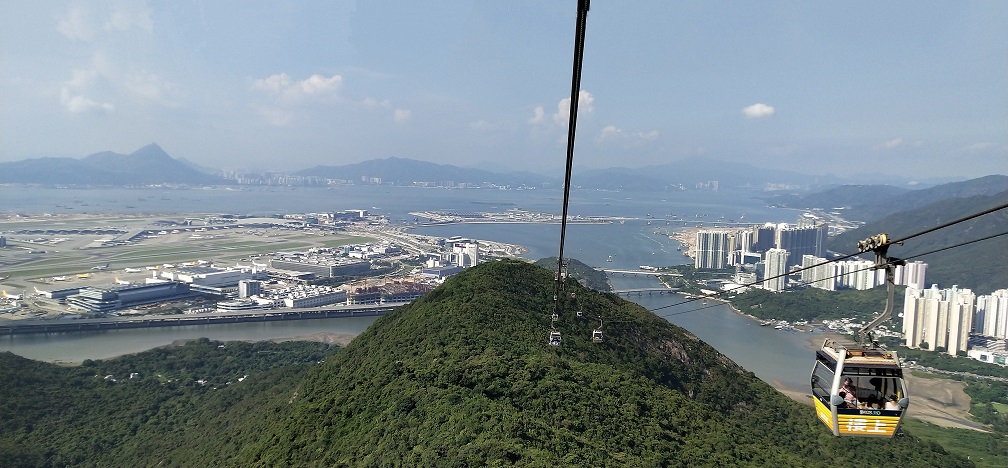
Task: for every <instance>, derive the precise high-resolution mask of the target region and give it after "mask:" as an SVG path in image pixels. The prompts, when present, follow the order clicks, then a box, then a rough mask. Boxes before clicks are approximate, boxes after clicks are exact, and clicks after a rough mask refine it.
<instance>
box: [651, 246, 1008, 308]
mask: <svg viewBox="0 0 1008 468" xmlns="http://www.w3.org/2000/svg"><path fill="white" fill-rule="evenodd" d="M1001 236H1008V231H1005V232H1001V233H998V234H991V235H989V236H984V237H981V238H979V239H973V240H969V241H965V242H960V243H958V244H954V245H950V246H947V247H942V248H940V249H935V250H931V251H928V252H924V253H919V254H917V255H913V256H910V257H907V258H903V259H900V260H910V259H913V258H917V257H922V256H925V255H931V254H933V253H937V252H942V251H945V250H951V249H955V248H958V247H963V246H966V245H969V244H975V243H977V242H982V241H985V240H990V239H994V238H996V237H1001ZM828 263H830V262H823V263H820V264H819V265H826V264H828ZM809 268H814V267H809ZM876 268H878V266H877V265H872V266H870V267H865V268H859V269H857V270H851V271H848V272H846V273H843V274H837V275H833V276H830V277H827V278H823V279H837V278H839V277H842V276H846V275H850V274H853V273H859V272H862V271H866V270H874V269H876ZM796 271H797V270H796ZM778 277H780V276H779V275H778V276H775V277H774V278H778ZM770 279H773V278H770ZM763 281H766V280H762V281H757V282H755V283H748V284H742V285H739V286H736V287H734V288H731V289H727V290H725V291H723V292H730V291H734V290H735V289H740V288H746V287H750V286H755V285H757V284H760V283H762V282H763ZM720 294H721V292H719V293H718V294H711V295H705V296H698V297H694V298H690V299H687V300H685V301H682V302H677V303H675V304H669V305H666V306H661V307H658V308H655V309H651V311H652V312H654V311H656V310H662V309H667V308H669V307H675V306H680V305H685V304H689V303H691V302H695V301H699V300H703V299H713V298H715V297H716V296H718V295H720ZM714 300H717V299H714ZM719 305H721V304H711V305H707V306H703V307H697V308H695V309H689V310H683V311H678V312H671V313H666V314H655V315H657V316H659V317H662V318H667V317H671V316H673V315H683V314H688V313H690V312H698V311H701V310H704V309H710V308H712V307H717V306H719Z"/></svg>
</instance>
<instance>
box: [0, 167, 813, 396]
mask: <svg viewBox="0 0 1008 468" xmlns="http://www.w3.org/2000/svg"><path fill="white" fill-rule="evenodd" d="M562 195H563V194H562V192H560V191H559V190H524V191H498V190H446V189H429V188H412V187H385V186H363V187H341V188H301V187H298V188H281V187H263V188H243V189H230V188H213V189H146V188H145V189H121V188H116V189H51V188H38V187H11V186H0V213H24V214H42V213H51V214H73V213H77V214H83V213H88V214H105V213H149V214H172V213H233V214H254V215H268V214H273V213H303V212H318V211H334V210H344V209H367V210H369V211H372V212H374V213H377V214H384V215H387V216H388V217H389V218H390V219H391V220H392V222H394V223H397V224H398V223H406V222H412V220H413V217H412V216H411V215H409V213H410V212H411V211H420V210H459V211H506V210H508V209H523V210H530V211H537V212H547V213H557V214H559V213H560V212H561V209H562V206H561V203H562ZM756 195H758V194H756V193H754V192H725V191H722V192H695V191H690V192H662V193H656V194H645V193H630V192H601V191H589V192H578V191H576V190H575V191H574V192H573V193H572V195H571V201H570V208H569V213H570V215H571V216H614V217H626V218H635V219H629V220H627V221H626V222H625V223H624V224H620V223H612V224H580V223H571V224H568V226H567V240H566V243H565V251H564V254H565V256H567V257H573V258H576V259H578V260H581V261H583V262H585V263H587V264H590V265H595V266H599V267H606V268H610V267H611V268H637V267H638V266H640V265H654V266H663V265H674V264H682V263H687V262H688V261H689V259H688V258H686V257H684V256H683V255H682V254H681V252H680V251H678V250H677V247H678V242H676V241H673V240H671V239H669V237H668V235H670V234H673V233H674V232H675V230H676V229H679V228H682V227H683V223H682V220H687V221H689V222H690V225H691V226H692V225H695V223H696V222H703V223H704V225H708V226H709V225H712V224H714V223H716V222H718V221H719V220H721V219H722V217H723V218H724V219H725V220H728V219H734V220H744V221H745V222H750V223H765V222H775V223H777V222H793V221H794V219H795V217H796V216H797V214H798V213H795V212H793V211H787V210H778V209H771V208H766V207H764V206H763V204H762V203H761V202H760V201H759V200H757V199H755V198H754V196H756ZM673 216H674V218H673ZM415 232H417V233H419V234H428V235H435V236H445V237H447V236H455V235H459V236H464V237H472V238H477V239H486V240H494V241H501V242H508V243H514V244H521V245H523V246H525V247H527V248H528V249H529V253H528V254H527V257H529V258H532V259H537V258H542V257H547V256H556V255H557V253H558V250H559V246H558V243H559V235H560V226H559V225H546V224H466V225H442V226H428V227H420V228H417V229H416V231H415ZM610 257H611V261H609V260H610ZM611 279H612V283H613V286H614V287H615V288H617V289H624V288H637V287H654V286H656V285H657V283H656V281H655V279H654V278H652V277H640V278H634V277H624V276H622V275H618V274H617V275H613V276H611ZM631 299H632V300H635V301H636V302H638V303H640V304H641V305H643V306H644V307H647V308H649V309H652V310H654V309H658V310H657V312H656V313H658V314H659V315H661V316H663V317H666V318H667V319H668V320H669V321H670V322H672V323H675V324H677V325H679V326H682V327H684V328H686V329H688V330H690V331H691V332H693V333H694V334H696V335H697V336H699V337H700V338H701V339H703V340H704V341H707V342H708V343H710V344H711V345H713V346H714V347H715V348H717V349H718V350H719V351H721V352H722V353H724V354H726V355H727V356H728V357H730V358H732V359H733V360H735V361H736V362H738V363H739V364H741V365H742V366H743V367H745V368H746V369H748V370H750V371H752V372H754V373H755V374H756V375H757V376H759V377H760V378H762V379H763V380H765V381H767V382H770V383H774V382H775V381H776V382H777V384H778V385H784V386H787V387H791V388H794V389H801V388H804V387H805V386H807V382H808V372H809V370H810V369H811V364H810V357H809V356H810V354H811V352H810V351H808V350H807V343H808V341H809V338H810V337H812V336H813V335H811V334H808V333H794V332H782V331H779V330H774V329H773V328H771V327H760V326H758V325H757V324H755V323H754V322H752V321H751V320H749V319H747V318H745V317H742V316H739V315H738V314H735V313H733V312H732V311H731V310H730V309H729V308H728V307H727V306H723V305H718V306H714V307H708V308H705V309H703V310H699V311H695V310H694V309H696V308H697V305H696V303H690V304H687V305H683V306H679V307H668V306H669V305H671V304H675V303H677V302H679V301H681V298H679V297H678V296H669V295H664V296H644V297H633V298H631ZM373 321H374V318H373V317H369V318H353V319H330V320H307V321H286V322H267V323H244V324H228V325H214V326H205V325H204V326H193V327H174V328H152V329H134V330H117V331H106V332H96V333H89V334H62V335H18V336H13V337H2V338H0V351H11V352H14V353H16V354H19V355H22V356H26V357H29V358H32V359H39V360H45V361H80V360H83V359H103V358H108V357H113V356H117V355H122V354H128V353H135V352H139V351H143V350H146V349H150V348H153V347H156V346H162V345H166V344H170V343H171V342H173V341H176V340H180V339H192V338H199V337H208V338H211V339H214V340H265V339H274V338H289V337H295V336H305V335H310V334H313V333H319V332H329V333H359V332H361V331H363V330H364V329H365V328H367V326H368V325H370V324H371V323H372V322H373Z"/></svg>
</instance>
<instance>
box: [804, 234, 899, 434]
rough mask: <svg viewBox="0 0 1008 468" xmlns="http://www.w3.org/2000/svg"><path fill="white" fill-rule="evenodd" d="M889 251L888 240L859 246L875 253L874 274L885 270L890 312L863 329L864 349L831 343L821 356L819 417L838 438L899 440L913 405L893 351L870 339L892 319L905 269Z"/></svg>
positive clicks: (815, 380)
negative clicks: (897, 274)
mask: <svg viewBox="0 0 1008 468" xmlns="http://www.w3.org/2000/svg"><path fill="white" fill-rule="evenodd" d="M889 245H890V242H889V237H888V235H887V234H879V235H877V236H873V237H870V238H868V239H866V240H864V241H861V242H858V249H859V250H860V251H861V252H867V251H869V250H871V251H873V252H874V253H875V267H874V268H876V269H881V268H885V272H886V293H887V297H886V306H885V310H883V311H882V313H881V314H879V316H878V317H876V318H875V320H873V321H872V322H871V323H869V324H868V325H865V326H864V327H863V328H862V329H861V331H860V335H861V344H860V346H857V347H853V346H852V347H846V346H842V345H840V344H838V343H836V342H834V341H833V340H826V341H824V342H823V345H822V347H820V348H819V350H818V351H816V362H815V366H814V367H813V368H812V399H813V401H814V402H815V409H816V416H817V417H818V418H819V420H820V421H822V422H823V424H825V425H826V427H828V428H829V429H830V430H831V431H832V432H833V435H835V436H864V437H892V436H894V435H897V434H899V433H900V430H899V425H900V422H901V421H902V420H903V416H904V415H905V414H906V410H907V407H908V406H909V405H910V398H909V396H908V395H907V388H906V383H905V382H904V380H903V368H902V367H901V366H900V362H899V357H898V356H897V355H896V352H894V351H886V350H885V349H880V348H879V347H878V345H877V344H876V343H875V342H874V341H873V340H872V339H871V335H870V333H871V331H872V330H873V329H875V327H877V326H878V325H879V324H881V323H882V322H884V321H886V320H889V319H890V318H891V317H892V309H893V296H894V294H895V281H894V276H895V270H896V265H901V264H903V263H904V262H903V261H902V260H899V259H896V258H889V257H887V256H886V254H887V251H888V249H889ZM866 338H867V341H868V342H869V345H868V346H865V341H866Z"/></svg>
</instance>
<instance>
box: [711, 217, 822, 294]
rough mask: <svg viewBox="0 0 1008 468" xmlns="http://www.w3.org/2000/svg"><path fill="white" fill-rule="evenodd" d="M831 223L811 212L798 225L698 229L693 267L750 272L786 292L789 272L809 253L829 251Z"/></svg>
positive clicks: (770, 288) (768, 285) (818, 255)
mask: <svg viewBox="0 0 1008 468" xmlns="http://www.w3.org/2000/svg"><path fill="white" fill-rule="evenodd" d="M828 235H829V226H828V225H827V224H826V223H824V222H820V221H819V220H818V219H817V218H815V217H813V216H811V215H803V216H802V217H800V218H799V220H798V223H797V224H796V225H794V226H791V225H788V224H784V223H782V224H772V223H767V224H765V225H763V226H752V227H747V228H715V229H704V230H699V231H697V232H696V239H695V242H694V244H693V249H692V252H691V253H692V254H693V267H694V268H697V269H726V268H732V267H735V268H737V269H739V270H743V271H750V272H753V273H755V274H756V276H757V277H759V276H760V274H762V278H766V279H767V280H766V281H765V282H764V283H763V284H762V287H764V288H765V289H768V290H771V291H782V290H783V289H784V288H785V287H786V286H787V278H786V276H784V275H786V274H787V272H788V271H789V270H790V269H791V268H792V267H795V266H798V265H799V264H800V263H801V262H802V258H803V257H804V256H806V255H811V256H814V257H821V256H822V255H823V254H824V253H825V252H826V239H827V236H828Z"/></svg>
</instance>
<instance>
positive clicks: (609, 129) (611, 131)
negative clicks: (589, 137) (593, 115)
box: [598, 125, 623, 141]
mask: <svg viewBox="0 0 1008 468" xmlns="http://www.w3.org/2000/svg"><path fill="white" fill-rule="evenodd" d="M621 136H623V129H621V128H618V127H616V126H615V125H606V127H605V128H603V129H602V132H601V133H599V136H598V139H599V141H605V140H611V139H614V138H619V137H621Z"/></svg>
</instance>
